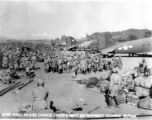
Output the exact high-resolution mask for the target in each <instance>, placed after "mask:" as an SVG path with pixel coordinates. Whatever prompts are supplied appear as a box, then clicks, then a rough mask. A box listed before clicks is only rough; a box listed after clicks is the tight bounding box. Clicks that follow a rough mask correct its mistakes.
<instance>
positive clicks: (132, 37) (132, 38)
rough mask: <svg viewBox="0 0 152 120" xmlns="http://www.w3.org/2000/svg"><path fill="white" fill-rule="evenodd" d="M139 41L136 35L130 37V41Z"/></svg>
mask: <svg viewBox="0 0 152 120" xmlns="http://www.w3.org/2000/svg"><path fill="white" fill-rule="evenodd" d="M137 39H138V37H137V36H136V35H134V34H130V35H128V40H129V41H132V40H137Z"/></svg>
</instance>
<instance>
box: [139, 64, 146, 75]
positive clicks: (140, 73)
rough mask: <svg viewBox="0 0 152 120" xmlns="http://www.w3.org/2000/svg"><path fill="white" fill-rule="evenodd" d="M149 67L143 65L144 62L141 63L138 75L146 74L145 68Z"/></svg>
mask: <svg viewBox="0 0 152 120" xmlns="http://www.w3.org/2000/svg"><path fill="white" fill-rule="evenodd" d="M146 69H147V68H146V67H145V66H144V65H143V63H142V62H140V63H139V67H138V69H137V72H138V76H144V73H145V70H146Z"/></svg>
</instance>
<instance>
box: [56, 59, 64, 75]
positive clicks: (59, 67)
mask: <svg viewBox="0 0 152 120" xmlns="http://www.w3.org/2000/svg"><path fill="white" fill-rule="evenodd" d="M57 65H58V73H60V74H61V73H62V72H63V69H62V59H61V58H59V59H58V61H57Z"/></svg>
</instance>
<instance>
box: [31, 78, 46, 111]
mask: <svg viewBox="0 0 152 120" xmlns="http://www.w3.org/2000/svg"><path fill="white" fill-rule="evenodd" d="M48 94H49V92H48V90H47V89H46V88H44V81H43V80H41V79H39V80H38V83H37V87H36V88H34V89H33V109H35V110H44V109H47V108H48V102H47V101H46V99H47V97H48Z"/></svg>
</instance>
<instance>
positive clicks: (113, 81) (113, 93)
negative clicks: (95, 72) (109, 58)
mask: <svg viewBox="0 0 152 120" xmlns="http://www.w3.org/2000/svg"><path fill="white" fill-rule="evenodd" d="M112 72H113V74H112V75H111V77H110V86H109V91H110V94H109V106H112V99H114V100H115V102H116V105H119V103H118V99H117V96H118V90H119V88H120V83H121V77H120V76H119V75H118V74H117V73H118V71H117V69H113V71H112Z"/></svg>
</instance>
